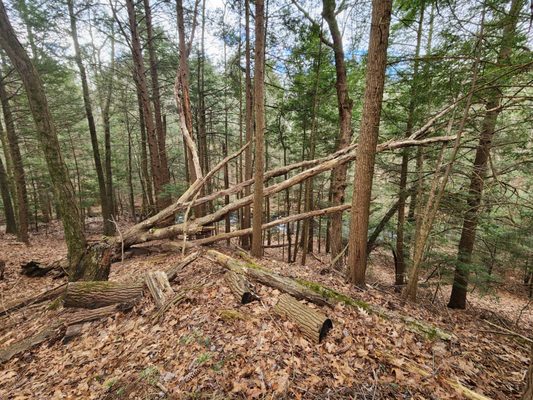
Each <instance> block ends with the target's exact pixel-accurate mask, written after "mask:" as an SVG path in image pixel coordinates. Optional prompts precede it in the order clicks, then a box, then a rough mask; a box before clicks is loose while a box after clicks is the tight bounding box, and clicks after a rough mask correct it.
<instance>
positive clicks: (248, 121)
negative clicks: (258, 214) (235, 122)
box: [241, 0, 254, 249]
mask: <svg viewBox="0 0 533 400" xmlns="http://www.w3.org/2000/svg"><path fill="white" fill-rule="evenodd" d="M244 21H245V49H244V53H245V78H244V86H245V93H246V111H245V117H244V120H245V126H246V127H245V130H246V142H247V143H250V146H248V147H247V148H246V150H245V151H244V179H245V180H248V179H252V145H251V143H252V139H253V135H254V133H253V129H254V124H253V101H252V77H251V67H250V65H251V62H250V59H251V49H250V0H244ZM250 194H251V192H250V186H247V187H246V188H245V189H244V195H245V196H249V195H250ZM250 221H251V212H250V206H249V205H247V206H246V207H244V210H243V214H242V224H241V225H242V226H241V229H248V228H250ZM241 245H242V247H244V248H245V249H249V248H250V236H248V235H244V236H243V237H242V238H241Z"/></svg>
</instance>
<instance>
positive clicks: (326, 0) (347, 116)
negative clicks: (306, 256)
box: [322, 0, 366, 269]
mask: <svg viewBox="0 0 533 400" xmlns="http://www.w3.org/2000/svg"><path fill="white" fill-rule="evenodd" d="M322 7H323V8H322V16H323V17H324V19H325V20H326V22H327V24H328V26H329V30H330V33H331V37H332V39H333V52H334V54H335V71H336V77H337V78H336V79H337V81H336V84H335V87H336V89H337V106H338V109H339V124H340V129H339V136H338V139H337V150H341V149H344V148H345V147H348V146H349V145H350V140H351V137H352V108H353V102H352V100H351V99H350V96H349V92H348V78H347V74H346V65H345V62H344V50H343V44H342V34H341V32H340V29H339V26H338V23H337V19H336V14H335V0H323V1H322ZM347 170H348V165H347V164H344V165H340V166H339V167H338V168H335V169H333V171H332V172H331V205H332V206H338V205H341V204H343V203H344V192H345V189H346V173H347ZM329 231H330V232H329V243H330V251H331V260H332V261H333V260H337V261H335V265H334V267H335V268H337V269H338V268H340V267H341V266H342V257H337V256H338V255H339V254H340V253H341V251H342V248H343V246H342V214H335V215H333V216H332V217H331V223H330V224H329ZM365 242H366V238H365Z"/></svg>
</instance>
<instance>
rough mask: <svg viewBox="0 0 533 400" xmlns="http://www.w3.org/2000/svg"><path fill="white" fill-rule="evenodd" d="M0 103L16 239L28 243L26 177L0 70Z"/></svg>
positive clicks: (7, 95)
mask: <svg viewBox="0 0 533 400" xmlns="http://www.w3.org/2000/svg"><path fill="white" fill-rule="evenodd" d="M0 102H1V103H2V111H3V114H4V122H5V124H6V133H7V144H8V148H9V154H10V158H11V162H12V166H13V176H14V182H15V195H16V203H15V210H16V215H17V239H18V240H20V241H21V242H24V243H28V242H29V237H28V216H29V211H28V192H27V190H26V176H25V173H24V163H23V162H22V155H21V154H20V147H19V141H18V137H17V133H16V131H15V120H14V119H13V113H12V112H11V104H10V103H9V94H8V93H7V91H6V86H5V81H4V77H3V76H2V73H1V68H0Z"/></svg>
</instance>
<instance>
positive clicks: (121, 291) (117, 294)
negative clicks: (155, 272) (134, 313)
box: [63, 281, 144, 308]
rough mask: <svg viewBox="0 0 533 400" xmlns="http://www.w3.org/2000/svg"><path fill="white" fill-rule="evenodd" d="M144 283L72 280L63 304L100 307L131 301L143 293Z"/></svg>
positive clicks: (79, 306) (67, 305)
mask: <svg viewBox="0 0 533 400" xmlns="http://www.w3.org/2000/svg"><path fill="white" fill-rule="evenodd" d="M143 287H144V284H143V283H135V284H131V283H117V282H94V281H93V282H71V283H69V284H68V285H67V288H66V291H65V297H64V300H63V305H64V306H65V307H77V308H99V307H104V306H109V305H112V304H117V303H131V302H133V301H135V300H136V299H138V298H140V297H141V296H142V293H143Z"/></svg>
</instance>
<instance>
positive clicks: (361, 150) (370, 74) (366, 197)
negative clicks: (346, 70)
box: [348, 0, 392, 285]
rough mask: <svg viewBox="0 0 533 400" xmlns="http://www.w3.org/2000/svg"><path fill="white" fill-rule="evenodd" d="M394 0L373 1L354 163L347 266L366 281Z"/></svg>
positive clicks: (353, 278)
mask: <svg viewBox="0 0 533 400" xmlns="http://www.w3.org/2000/svg"><path fill="white" fill-rule="evenodd" d="M391 8H392V0H373V1H372V25H371V29H370V44H369V48H368V61H367V71H366V87H365V95H364V100H363V114H362V116H361V128H360V134H359V141H358V144H359V146H358V148H357V160H356V163H355V177H354V184H353V185H354V195H353V199H352V218H351V221H350V238H351V241H350V247H349V250H348V267H349V278H350V281H352V282H353V283H355V284H357V285H362V284H364V283H365V273H366V263H367V253H366V244H367V236H368V219H369V212H370V196H371V193H372V180H373V178H374V162H375V157H376V146H377V140H378V134H379V122H380V116H381V102H382V100H383V89H384V86H385V67H386V65H387V46H388V39H389V25H390V19H391Z"/></svg>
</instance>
